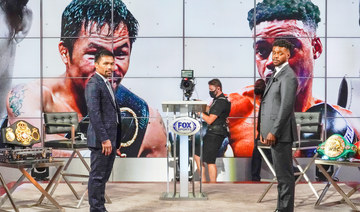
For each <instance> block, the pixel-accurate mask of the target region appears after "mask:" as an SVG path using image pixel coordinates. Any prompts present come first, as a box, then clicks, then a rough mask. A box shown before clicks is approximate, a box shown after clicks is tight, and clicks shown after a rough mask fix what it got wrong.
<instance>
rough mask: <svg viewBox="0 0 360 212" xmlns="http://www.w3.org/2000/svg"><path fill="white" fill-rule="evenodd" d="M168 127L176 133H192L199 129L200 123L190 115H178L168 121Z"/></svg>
mask: <svg viewBox="0 0 360 212" xmlns="http://www.w3.org/2000/svg"><path fill="white" fill-rule="evenodd" d="M170 129H171V131H172V132H173V133H176V134H178V135H194V134H196V133H197V132H199V130H200V123H199V121H197V120H196V119H193V118H190V117H179V118H176V119H174V120H173V121H172V122H171V123H170Z"/></svg>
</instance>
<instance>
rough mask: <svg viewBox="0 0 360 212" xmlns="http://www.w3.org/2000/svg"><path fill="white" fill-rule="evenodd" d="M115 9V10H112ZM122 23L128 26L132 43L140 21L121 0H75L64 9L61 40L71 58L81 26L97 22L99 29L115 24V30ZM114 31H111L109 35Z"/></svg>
mask: <svg viewBox="0 0 360 212" xmlns="http://www.w3.org/2000/svg"><path fill="white" fill-rule="evenodd" d="M112 9H113V12H112ZM120 23H124V24H125V25H126V26H127V30H128V32H129V39H130V45H131V46H132V44H133V43H134V42H135V40H136V36H137V32H138V22H137V20H136V19H135V18H134V16H133V15H132V14H131V12H130V11H129V10H128V9H127V8H126V5H125V4H124V3H123V2H122V1H121V0H113V1H112V0H73V1H72V2H71V3H70V4H69V5H68V6H67V7H66V8H65V10H64V12H63V14H62V23H61V40H62V41H63V42H64V46H65V47H66V48H67V49H68V50H69V54H70V58H71V56H72V51H73V47H74V43H75V42H76V40H77V39H78V36H79V34H80V31H81V27H82V25H83V24H84V26H85V28H87V26H88V25H91V26H93V25H94V24H96V26H97V30H98V31H100V29H101V28H102V27H103V26H105V25H109V26H113V31H114V30H116V29H117V27H118V26H119V25H120ZM111 33H112V31H111V30H110V31H109V35H110V34H111Z"/></svg>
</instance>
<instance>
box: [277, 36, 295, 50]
mask: <svg viewBox="0 0 360 212" xmlns="http://www.w3.org/2000/svg"><path fill="white" fill-rule="evenodd" d="M274 46H279V47H284V48H286V49H288V50H289V51H290V52H292V51H293V49H294V46H293V44H292V43H290V42H289V41H288V40H285V39H278V40H275V41H274V43H273V47H274Z"/></svg>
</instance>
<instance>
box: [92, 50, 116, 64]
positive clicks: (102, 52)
mask: <svg viewBox="0 0 360 212" xmlns="http://www.w3.org/2000/svg"><path fill="white" fill-rule="evenodd" d="M104 56H110V57H113V58H114V57H115V56H114V54H113V53H112V52H111V51H109V50H106V49H103V50H100V51H98V52H97V53H96V54H95V63H98V62H99V60H100V58H102V57H104Z"/></svg>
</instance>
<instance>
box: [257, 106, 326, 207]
mask: <svg viewBox="0 0 360 212" xmlns="http://www.w3.org/2000/svg"><path fill="white" fill-rule="evenodd" d="M295 118H296V126H297V133H298V137H299V140H298V141H295V142H293V147H292V152H293V157H292V158H293V162H294V164H295V166H296V167H297V168H298V170H299V171H298V172H295V173H294V176H298V177H297V179H296V181H295V186H296V185H297V184H298V183H299V182H300V180H301V179H302V178H304V179H305V181H306V182H307V184H308V185H309V187H310V189H311V191H312V192H313V193H314V195H315V196H316V198H319V195H318V193H317V191H316V190H315V188H314V186H313V184H312V183H311V181H310V179H309V177H308V176H307V174H306V172H307V170H308V169H309V168H310V166H311V165H312V164H313V163H314V161H315V159H316V157H317V156H318V153H315V154H314V155H313V156H312V157H311V159H310V161H309V162H308V163H307V164H306V166H305V167H304V168H303V167H302V166H301V165H300V163H299V162H298V160H297V158H296V157H295V156H294V153H295V152H297V151H304V150H311V149H316V147H317V146H318V145H319V144H321V143H322V142H323V140H324V130H323V125H322V123H321V114H320V112H296V113H295ZM257 148H258V150H259V152H260V154H261V156H262V158H263V159H264V161H265V163H266V165H267V166H268V167H269V169H270V171H271V173H272V174H273V176H274V178H273V179H271V180H270V182H271V183H270V184H269V185H268V186H267V187H266V188H265V190H264V192H263V193H262V194H261V196H260V198H259V199H258V201H257V202H261V201H262V200H263V198H264V197H265V195H266V194H267V193H268V192H269V190H270V188H271V187H272V186H273V185H274V184H275V183H276V173H275V170H274V168H273V165H272V163H271V162H270V160H269V158H268V157H267V156H266V154H265V153H264V150H265V149H270V147H269V146H265V145H263V144H262V143H261V142H260V141H258V147H257ZM265 181H269V180H265Z"/></svg>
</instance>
